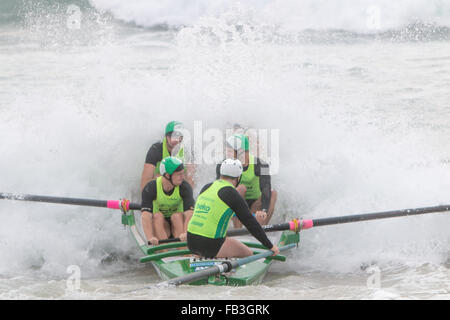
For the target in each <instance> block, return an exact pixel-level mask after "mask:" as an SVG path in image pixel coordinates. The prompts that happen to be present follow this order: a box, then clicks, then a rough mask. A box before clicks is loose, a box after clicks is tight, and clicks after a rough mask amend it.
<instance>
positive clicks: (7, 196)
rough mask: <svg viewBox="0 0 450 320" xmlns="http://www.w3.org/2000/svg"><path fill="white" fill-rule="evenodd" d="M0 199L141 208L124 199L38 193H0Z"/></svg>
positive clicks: (126, 209) (128, 208)
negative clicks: (67, 196) (98, 198)
mask: <svg viewBox="0 0 450 320" xmlns="http://www.w3.org/2000/svg"><path fill="white" fill-rule="evenodd" d="M0 199H6V200H19V201H35V202H46V203H58V204H69V205H77V206H88V207H102V208H109V209H121V210H122V211H125V212H126V211H128V210H140V209H141V205H139V204H137V203H131V202H130V201H128V200H126V199H121V200H94V199H79V198H66V197H49V196H39V195H33V194H14V193H0Z"/></svg>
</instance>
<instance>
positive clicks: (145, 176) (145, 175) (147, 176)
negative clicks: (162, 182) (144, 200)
mask: <svg viewBox="0 0 450 320" xmlns="http://www.w3.org/2000/svg"><path fill="white" fill-rule="evenodd" d="M155 168H156V167H155V166H154V165H153V164H150V163H146V164H144V170H142V177H141V190H144V187H145V186H146V185H147V183H149V182H150V181H151V180H152V179H153V175H154V174H155Z"/></svg>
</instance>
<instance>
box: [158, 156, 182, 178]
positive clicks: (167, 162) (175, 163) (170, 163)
mask: <svg viewBox="0 0 450 320" xmlns="http://www.w3.org/2000/svg"><path fill="white" fill-rule="evenodd" d="M183 169H184V165H183V161H181V160H180V159H178V158H177V157H167V158H164V159H163V160H162V161H161V164H160V165H159V172H160V173H161V175H162V176H164V174H166V173H168V174H169V175H172V173H174V172H177V171H181V170H183Z"/></svg>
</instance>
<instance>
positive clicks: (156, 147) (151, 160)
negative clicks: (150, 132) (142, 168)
mask: <svg viewBox="0 0 450 320" xmlns="http://www.w3.org/2000/svg"><path fill="white" fill-rule="evenodd" d="M162 145H163V144H162V142H156V143H155V144H153V145H152V146H151V147H150V149H149V150H148V152H147V156H146V157H145V163H148V164H152V165H154V166H155V167H156V165H157V164H158V162H159V161H161V160H162V154H163V150H162V149H163V148H162Z"/></svg>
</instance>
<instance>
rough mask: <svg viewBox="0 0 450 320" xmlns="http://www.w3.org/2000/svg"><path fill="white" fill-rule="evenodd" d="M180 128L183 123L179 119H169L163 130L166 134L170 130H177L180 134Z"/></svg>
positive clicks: (170, 131)
mask: <svg viewBox="0 0 450 320" xmlns="http://www.w3.org/2000/svg"><path fill="white" fill-rule="evenodd" d="M181 129H183V124H182V123H181V122H180V121H170V122H169V123H168V124H167V125H166V129H165V130H164V134H165V135H168V134H169V133H172V132H174V131H175V132H179V133H180V134H181V135H182V132H181Z"/></svg>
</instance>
